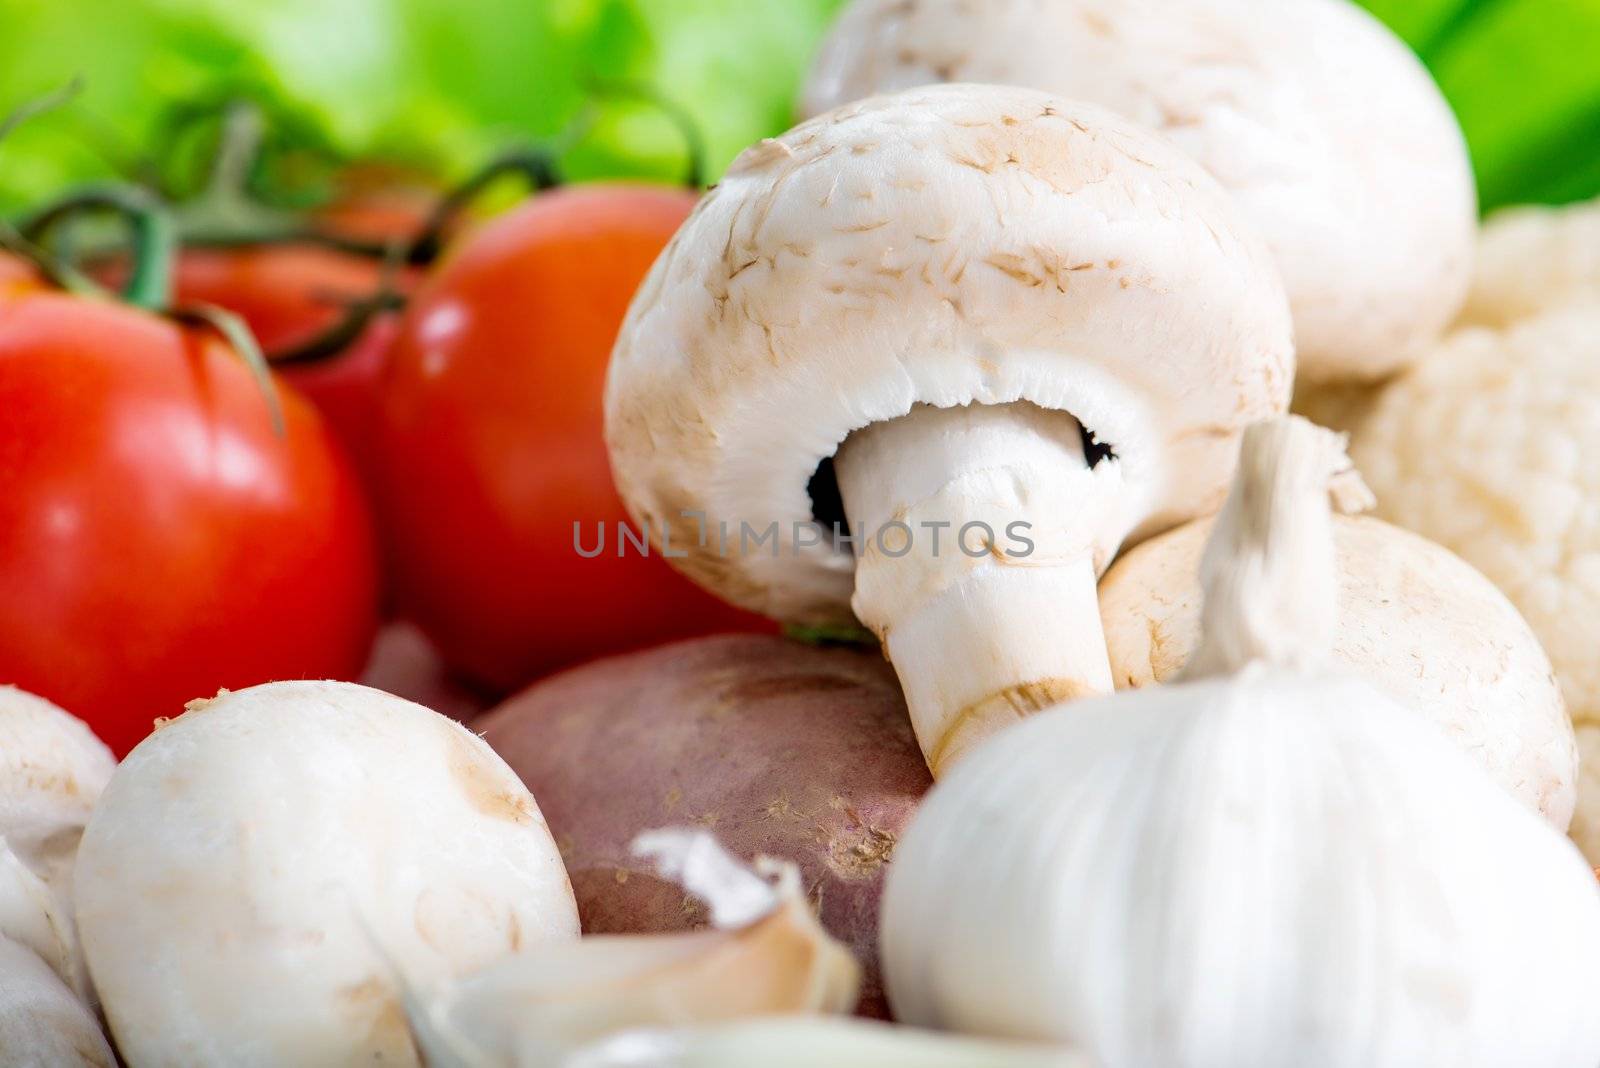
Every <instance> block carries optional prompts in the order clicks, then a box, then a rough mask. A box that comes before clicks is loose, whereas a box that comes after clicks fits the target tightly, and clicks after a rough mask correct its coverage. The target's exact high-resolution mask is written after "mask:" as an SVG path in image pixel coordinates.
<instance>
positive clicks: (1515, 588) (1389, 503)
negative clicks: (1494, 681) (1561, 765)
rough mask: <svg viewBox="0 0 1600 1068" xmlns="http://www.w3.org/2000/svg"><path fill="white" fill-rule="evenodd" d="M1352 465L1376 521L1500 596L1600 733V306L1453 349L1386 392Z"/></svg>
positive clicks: (1472, 337)
mask: <svg viewBox="0 0 1600 1068" xmlns="http://www.w3.org/2000/svg"><path fill="white" fill-rule="evenodd" d="M1351 457H1352V459H1354V460H1355V462H1356V464H1357V466H1358V467H1359V468H1360V469H1361V471H1362V472H1363V473H1364V474H1365V475H1366V478H1367V481H1368V483H1369V484H1370V485H1371V487H1372V489H1373V490H1374V491H1375V492H1376V493H1377V495H1378V512H1379V514H1380V515H1382V516H1383V517H1384V518H1386V519H1389V520H1391V521H1392V522H1395V523H1398V524H1399V525H1401V526H1404V527H1407V528H1409V529H1411V530H1414V531H1416V532H1418V533H1420V534H1422V535H1424V536H1425V537H1428V538H1431V539H1433V540H1434V541H1437V542H1439V543H1440V544H1442V545H1444V546H1446V547H1447V548H1449V549H1452V550H1454V551H1455V552H1457V553H1459V554H1460V555H1461V556H1463V557H1464V558H1465V559H1466V560H1467V561H1468V562H1469V563H1471V564H1473V565H1474V566H1476V567H1477V568H1478V569H1479V570H1480V571H1482V572H1483V573H1484V574H1485V575H1487V576H1488V577H1489V579H1490V580H1491V581H1493V582H1494V583H1495V584H1496V585H1498V586H1499V587H1500V589H1501V590H1502V591H1504V592H1505V594H1506V596H1508V597H1509V598H1510V599H1511V602H1512V603H1513V604H1515V605H1516V606H1517V608H1518V609H1519V610H1520V611H1521V612H1522V614H1523V616H1524V617H1525V618H1526V619H1527V621H1528V623H1529V624H1530V625H1532V627H1533V630H1534V633H1535V634H1537V635H1538V636H1539V640H1540V641H1541V642H1542V643H1543V644H1544V647H1545V651H1546V652H1548V653H1549V654H1550V659H1551V662H1552V663H1553V664H1554V665H1555V670H1556V675H1557V678H1558V679H1559V680H1560V682H1561V687H1562V690H1563V692H1564V693H1565V695H1566V699H1567V706H1568V709H1569V710H1570V711H1571V713H1572V718H1573V720H1574V721H1575V722H1580V723H1581V722H1590V723H1600V306H1594V307H1579V306H1575V307H1569V308H1566V309H1562V310H1559V311H1554V312H1550V313H1547V314H1544V315H1540V316H1538V317H1536V318H1532V319H1527V320H1524V321H1523V322H1521V323H1519V324H1517V325H1515V326H1513V327H1511V328H1509V329H1507V330H1505V331H1493V330H1487V329H1469V330H1464V331H1461V332H1460V333H1457V334H1455V335H1453V336H1451V337H1450V338H1448V339H1446V340H1445V341H1444V342H1443V343H1441V344H1440V345H1439V346H1438V347H1437V348H1436V349H1435V350H1434V351H1433V352H1432V353H1430V354H1429V355H1428V356H1427V357H1426V358H1425V359H1424V360H1423V361H1422V362H1421V363H1420V364H1419V365H1418V366H1417V367H1415V368H1413V369H1412V370H1411V371H1410V372H1408V373H1407V374H1405V375H1404V376H1402V377H1400V378H1399V379H1397V380H1396V381H1395V382H1394V383H1393V384H1392V385H1391V386H1389V387H1388V388H1387V389H1386V390H1385V391H1384V393H1383V395H1382V396H1381V397H1380V398H1379V400H1378V402H1377V404H1376V406H1375V407H1374V409H1373V410H1372V412H1371V413H1370V414H1369V415H1368V416H1367V418H1366V419H1365V420H1363V421H1362V424H1361V426H1360V428H1359V430H1358V432H1357V435H1356V439H1355V441H1354V442H1353V444H1352V446H1351Z"/></svg>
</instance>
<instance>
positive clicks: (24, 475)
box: [0, 293, 377, 754]
mask: <svg viewBox="0 0 1600 1068" xmlns="http://www.w3.org/2000/svg"><path fill="white" fill-rule="evenodd" d="M278 395H279V397H280V399H281V403H282V408H283V414H284V419H285V433H284V434H283V435H282V436H279V435H278V434H276V433H275V432H274V430H273V427H272V425H271V422H270V417H269V414H268V408H267V405H266V401H265V398H263V396H262V395H261V392H260V390H259V389H258V387H257V384H256V382H255V380H254V379H253V378H252V377H251V375H250V372H249V370H248V368H247V367H246V366H245V364H244V362H243V361H242V360H240V359H239V358H238V356H237V355H236V354H235V353H233V352H232V351H231V350H230V349H229V348H227V346H225V345H224V344H223V343H222V342H221V341H220V340H218V339H217V338H215V337H214V336H212V335H211V334H209V333H206V332H200V331H190V330H186V329H183V328H181V327H178V326H176V325H174V324H172V323H169V322H167V321H165V320H162V319H159V318H156V317H154V316H151V315H147V314H145V313H143V312H139V311H135V310H133V309H130V308H126V307H122V306H119V305H115V304H112V303H109V302H101V301H95V300H84V299H80V298H75V297H69V296H66V295H63V294H58V293H34V294H25V295H22V296H14V297H12V298H10V299H4V300H0V412H4V413H5V431H4V433H3V434H0V681H4V682H9V683H15V684H16V685H18V686H21V687H23V688H24V689H27V690H31V691H33V692H35V693H39V694H41V695H43V696H45V697H48V698H50V699H51V700H53V701H56V702H57V703H59V704H61V705H62V706H63V707H65V708H68V709H70V710H71V711H73V712H74V713H76V714H77V715H79V716H82V717H83V718H84V719H86V720H87V721H88V722H89V725H90V726H91V727H93V728H94V729H95V731H96V733H98V734H99V735H100V737H101V738H103V739H104V740H105V741H106V743H107V744H109V745H110V746H111V747H112V749H113V750H115V751H116V752H118V753H119V754H120V753H124V752H126V751H127V750H128V749H130V748H131V747H132V746H133V745H134V744H135V743H137V742H138V741H139V740H140V739H141V738H142V737H143V736H144V735H145V734H146V733H147V732H148V731H149V729H150V724H151V721H152V719H154V718H155V717H157V716H170V715H175V714H177V712H178V711H180V710H181V709H182V707H183V703H184V702H185V701H187V700H189V699H191V698H194V697H203V696H209V695H211V694H212V693H214V692H215V691H216V690H217V688H218V687H222V686H226V687H240V686H248V685H252V684H255V683H259V682H264V681H267V680H270V679H284V678H304V677H311V678H344V679H353V678H356V677H357V676H358V675H359V674H360V672H361V669H362V666H363V663H364V661H365V660H366V656H367V650H368V647H369V645H370V642H371V639H372V634H373V630H374V628H375V625H376V619H375V616H376V602H377V577H376V561H375V552H374V549H373V535H372V529H371V524H370V520H369V517H368V515H367V512H366V509H365V506H364V504H363V502H362V499H361V496H360V494H359V492H358V490H357V487H356V483H355V479H354V476H353V474H352V472H351V469H350V467H349V463H348V461H347V460H346V459H345V458H344V457H343V455H342V453H341V452H340V451H339V449H338V448H337V446H336V445H335V444H334V442H333V440H332V439H331V437H330V436H329V434H328V433H327V431H326V429H325V428H324V426H323V423H322V421H321V420H320V418H319V417H318V416H317V414H316V412H315V411H314V410H313V409H312V407H311V405H309V404H308V403H306V401H305V400H304V399H302V398H301V397H300V396H299V395H298V394H297V393H295V392H294V390H292V389H290V388H286V387H282V386H281V385H280V386H278Z"/></svg>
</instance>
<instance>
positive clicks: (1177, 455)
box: [606, 85, 1293, 623]
mask: <svg viewBox="0 0 1600 1068" xmlns="http://www.w3.org/2000/svg"><path fill="white" fill-rule="evenodd" d="M1292 374H1293V350H1292V344H1291V341H1290V322H1289V313H1288V305H1287V299H1286V297H1285V295H1284V292H1283V287H1282V285H1281V283H1280V281H1279V279H1278V276H1277V273H1276V270H1275V269H1274V267H1273V265H1272V263H1271V260H1270V258H1269V256H1268V254H1267V252H1266V250H1265V248H1264V247H1263V246H1262V245H1261V243H1260V242H1259V241H1257V240H1256V239H1255V238H1254V237H1253V236H1251V235H1250V232H1249V231H1248V229H1247V228H1246V227H1245V225H1244V224H1243V223H1242V222H1241V221H1240V218H1239V215H1238V213H1237V211H1236V210H1235V209H1234V207H1233V206H1232V204H1231V202H1230V201H1229V199H1228V197H1227V196H1226V194H1225V193H1224V192H1223V191H1222V190H1221V188H1220V187H1218V185H1217V184H1216V183H1215V181H1213V180H1212V179H1211V178H1210V177H1209V176H1207V175H1206V174H1205V173H1204V172H1203V171H1202V170H1201V169H1200V168H1199V167H1198V166H1196V165H1195V164H1194V163H1193V162H1191V161H1190V160H1189V159H1187V158H1186V157H1185V156H1183V155H1182V154H1181V153H1180V152H1178V151H1177V150H1176V149H1175V148H1173V147H1172V146H1170V145H1169V144H1167V143H1166V142H1165V141H1163V140H1161V139H1160V138H1159V137H1157V136H1155V135H1153V134H1151V133H1148V132H1146V131H1144V130H1143V129H1141V128H1139V127H1137V126H1134V125H1133V124H1131V123H1129V122H1127V121H1125V120H1123V119H1120V118H1117V117H1116V116H1114V115H1112V114H1111V113H1109V112H1107V111H1103V110H1101V109H1099V108H1095V107H1092V106H1087V105H1082V104H1077V103H1070V102H1068V101H1065V100H1062V99H1060V98H1058V97H1054V96H1050V95H1048V94H1045V93H1040V92H1035V91H1031V90H1025V89H1014V88H1000V87H992V86H965V85H948V86H935V87H929V88H925V89H917V90H912V91H910V92H907V93H903V94H900V95H897V96H890V97H881V98H876V99H872V100H867V101H863V102H860V103H857V104H852V105H848V106H846V107H843V108H840V109H838V110H836V111H833V112H830V113H828V114H826V115H822V116H819V117H817V118H816V119H813V120H811V121H809V122H807V123H804V124H803V125H801V126H798V127H796V128H795V129H793V130H791V131H789V132H788V133H786V134H784V135H783V136H782V137H779V138H776V139H772V140H767V141H763V142H761V143H760V144H758V145H756V146H754V147H752V148H750V149H748V150H747V151H746V152H745V153H744V154H743V155H741V156H740V157H739V158H738V159H737V160H735V161H734V163H733V165H732V167H731V168H730V169H729V171H728V174H727V176H726V177H725V178H724V180H723V181H722V183H721V184H720V185H718V186H717V187H716V188H715V189H714V190H713V191H712V192H710V193H709V194H708V195H707V196H706V198H705V200H704V201H703V202H702V203H701V204H700V206H699V207H698V209H697V210H696V211H695V212H694V214H693V215H692V216H691V217H690V219H689V220H688V221H687V222H686V223H685V224H684V226H683V228H682V229H681V230H680V231H679V233H678V234H677V236H676V237H675V238H674V239H673V241H672V243H671V244H670V245H669V246H668V248H667V249H666V251H665V252H664V253H663V254H662V256H661V258H660V259H659V260H658V261H657V263H656V265H655V267H654V268H653V269H652V271H651V273H650V275H649V276H648V277H647V278H646V280H645V282H644V285H643V286H642V287H641V289H640V291H639V293H638V295H637V296H636V297H635V299H634V303H633V306H632V308H631V309H630V310H629V313H628V318H627V321H626V323H625V324H624V326H623V329H622V332H621V334H620V336H619V337H618V340H617V344H616V348H615V351H614V353H613V356H612V363H611V369H610V375H609V378H608V381H607V388H606V436H607V440H608V443H609V446H610V449H611V459H612V468H613V471H614V473H615V475H616V479H617V484H618V487H619V488H620V490H621V492H622V495H623V498H624V499H625V500H626V501H627V503H628V506H629V508H630V511H631V512H632V514H633V516H634V518H635V519H636V520H637V521H639V522H641V523H648V524H649V526H650V529H651V534H652V537H653V538H654V539H655V540H656V541H657V544H658V545H659V544H660V540H661V535H662V532H663V531H666V532H667V533H668V535H669V537H668V540H669V541H670V544H671V547H672V552H673V553H674V554H677V553H679V552H682V553H684V554H685V555H684V556H683V557H682V558H679V559H674V560H673V563H674V564H676V565H678V566H679V567H681V568H682V569H683V570H684V571H685V572H687V573H688V574H689V575H691V576H692V577H694V578H695V579H697V580H698V581H699V582H701V583H702V584H704V585H706V586H708V587H710V588H711V589H713V590H716V591H718V592H719V593H721V594H722V595H723V596H725V597H727V598H728V599H729V600H731V601H734V602H735V603H737V604H740V605H743V606H745V607H747V608H751V609H755V610H757V611H761V612H765V613H767V614H769V615H771V616H774V617H776V618H780V619H785V620H790V621H795V622H808V623H828V622H845V621H848V620H850V619H851V612H850V595H851V587H852V570H853V567H854V559H853V557H852V555H851V553H850V551H849V549H848V547H846V548H845V549H844V550H843V551H839V550H838V549H836V548H835V546H834V545H833V544H831V543H830V542H829V541H828V540H827V539H822V543H821V544H816V545H801V546H799V547H796V546H795V544H794V539H793V538H792V537H791V534H792V531H793V529H794V527H795V524H801V525H804V524H806V523H809V522H810V521H811V520H812V518H813V502H812V500H811V497H810V495H809V493H808V488H807V487H808V484H809V483H810V480H811V479H812V476H813V474H814V473H815V472H816V471H817V470H818V467H819V465H820V464H821V463H822V462H823V461H824V460H826V459H827V458H829V457H831V456H832V455H833V454H834V452H835V451H836V450H837V449H838V447H839V445H840V444H841V443H842V442H843V441H844V440H845V438H846V437H847V436H849V434H850V433H851V432H852V431H854V430H857V429H859V428H861V427H864V426H867V425H869V424H871V423H875V422H878V421H881V420H889V419H894V418H896V417H898V416H901V415H905V414H906V413H907V412H909V411H910V410H911V408H912V406H913V405H914V404H927V405H934V406H938V407H949V406H955V405H966V404H1004V403H1008V402H1013V401H1028V402H1031V403H1033V404H1035V405H1037V406H1039V407H1042V408H1045V409H1056V410H1061V411H1065V412H1069V413H1071V414H1072V415H1073V416H1075V417H1076V418H1077V419H1078V420H1079V421H1080V422H1081V423H1082V424H1083V426H1084V428H1085V429H1086V431H1087V432H1089V433H1092V434H1093V435H1094V437H1095V438H1096V439H1097V440H1098V441H1099V442H1100V443H1102V444H1103V445H1105V446H1107V447H1109V448H1110V449H1111V450H1112V454H1113V457H1114V458H1113V459H1110V460H1107V461H1105V462H1101V463H1099V464H1098V465H1096V467H1095V469H1094V472H1093V474H1094V477H1095V479H1096V480H1097V483H1098V484H1099V485H1100V486H1102V487H1104V489H1105V492H1106V494H1107V495H1109V496H1110V497H1113V498H1114V499H1115V504H1114V506H1113V507H1111V508H1109V509H1107V510H1106V518H1105V519H1104V520H1103V521H1101V523H1100V528H1099V529H1096V530H1095V531H1094V532H1093V534H1094V541H1095V556H1096V559H1097V562H1098V563H1099V564H1100V565H1101V566H1104V564H1105V563H1106V562H1108V561H1109V559H1110V557H1111V555H1112V554H1113V553H1114V552H1115V550H1116V547H1117V546H1118V545H1119V544H1120V543H1121V542H1122V541H1123V539H1124V538H1126V537H1127V536H1129V535H1130V534H1144V533H1153V532H1155V531H1157V530H1160V529H1164V528H1166V527H1169V526H1172V525H1174V524H1176V523H1178V522H1181V521H1183V520H1184V519H1187V518H1189V517H1191V516H1193V515H1196V514H1199V513H1201V512H1204V511H1207V510H1209V509H1211V508H1214V507H1215V506H1216V505H1218V504H1219V503H1220V502H1221V500H1222V497H1223V495H1224V494H1225V492H1226V488H1227V481H1228V477H1229V475H1230V474H1231V472H1232V467H1233V462H1234V458H1235V455H1236V453H1237V449H1238V442H1237V437H1238V434H1239V432H1240V431H1241V430H1242V428H1243V427H1244V426H1246V425H1247V424H1249V423H1251V422H1254V421H1256V420H1259V419H1261V418H1264V417H1266V416H1269V415H1272V414H1274V413H1277V412H1281V411H1283V409H1284V408H1285V406H1286V404H1287V401H1288V391H1289V385H1290V380H1291V378H1292ZM685 513H701V514H703V517H704V518H703V520H702V519H701V518H700V517H699V515H685ZM774 522H775V523H777V524H778V526H779V530H780V535H781V537H780V539H779V541H780V542H781V544H780V545H779V546H778V551H777V552H773V551H772V550H771V549H770V547H768V546H762V547H760V548H759V549H753V550H750V551H741V546H740V545H739V544H738V542H739V532H740V529H741V524H747V525H748V526H749V527H750V528H751V529H752V530H753V531H755V532H757V533H759V532H761V531H763V530H764V529H766V528H767V527H768V526H769V524H771V523H774ZM702 523H703V524H704V527H703V528H702V526H701V524H702ZM720 523H726V524H728V529H729V531H730V535H729V537H728V538H727V539H726V544H724V545H719V537H718V536H717V533H716V532H717V529H718V525H719V524H720ZM702 529H703V530H704V531H705V532H706V533H707V534H709V536H708V537H706V538H705V539H704V541H703V543H702V541H701V539H700V538H699V536H698V535H699V533H700V532H701V531H702Z"/></svg>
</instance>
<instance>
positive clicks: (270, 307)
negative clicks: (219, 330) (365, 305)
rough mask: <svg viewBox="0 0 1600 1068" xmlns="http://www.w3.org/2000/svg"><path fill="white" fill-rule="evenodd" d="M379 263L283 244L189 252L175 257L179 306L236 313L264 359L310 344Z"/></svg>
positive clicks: (374, 275)
mask: <svg viewBox="0 0 1600 1068" xmlns="http://www.w3.org/2000/svg"><path fill="white" fill-rule="evenodd" d="M382 273H383V265H382V264H381V263H380V262H379V261H378V260H375V259H373V258H372V257H370V256H361V255H356V254H354V253H349V252H340V251H338V250H336V249H331V248H323V247H321V246H318V245H310V244H298V243H285V244H271V245H243V246H239V247H235V248H191V249H185V250H184V251H183V253H182V254H181V255H180V256H179V257H178V264H177V269H176V270H175V271H174V272H173V277H172V289H173V295H174V297H175V299H176V300H177V302H178V303H180V304H182V303H186V302H189V301H202V302H205V303H208V304H216V305H218V306H220V307H223V308H227V309H228V310H229V311H232V312H236V313H238V314H239V315H240V316H241V317H242V318H243V319H244V321H245V322H246V323H248V324H249V325H250V329H251V331H252V332H254V334H255V335H256V341H257V342H259V343H260V345H261V348H262V350H263V351H264V352H266V353H267V354H268V355H271V354H273V353H277V352H282V351H285V350H287V349H292V348H294V347H295V346H297V345H302V344H304V343H306V342H307V341H310V340H312V339H313V338H315V337H316V336H318V335H319V334H321V333H322V332H324V331H325V330H327V329H328V328H329V327H332V326H334V325H335V324H337V323H338V322H339V321H340V320H341V319H343V318H344V314H345V308H346V305H347V302H349V301H356V300H361V299H363V298H365V297H370V296H372V294H373V293H375V292H376V291H377V289H378V283H379V279H380V277H381V275H382Z"/></svg>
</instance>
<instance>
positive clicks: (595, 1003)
mask: <svg viewBox="0 0 1600 1068" xmlns="http://www.w3.org/2000/svg"><path fill="white" fill-rule="evenodd" d="M634 851H635V852H636V853H637V854H639V855H641V856H646V857H649V858H651V859H652V860H653V861H654V862H655V866H656V868H657V871H658V872H659V873H660V874H661V876H662V877H664V878H670V879H673V880H675V881H677V882H678V883H680V884H681V885H682V886H683V887H684V888H685V889H686V890H687V891H689V892H690V893H691V894H694V895H695V896H696V897H699V898H702V899H704V900H705V901H706V903H707V904H708V905H709V906H710V909H711V918H712V924H713V926H712V927H711V928H710V929H707V930H700V931H688V932H684V933H680V934H653V935H593V936H590V937H588V938H584V939H582V940H580V941H578V942H571V943H567V944H564V945H552V946H541V947H538V948H536V949H533V950H530V951H528V952H526V953H519V954H515V955H512V956H509V957H505V958H503V959H502V960H500V961H499V962H497V963H494V964H491V965H489V966H488V967H487V968H484V969H482V970H481V971H478V972H476V973H473V974H471V975H467V976H465V977H463V978H461V979H459V980H456V981H453V982H445V983H442V984H439V985H438V987H437V988H436V989H434V990H432V991H424V990H418V989H416V988H415V987H414V986H413V984H412V983H410V982H409V981H406V982H405V983H404V986H405V988H406V990H407V998H406V1010H407V1016H408V1018H409V1020H410V1023H411V1030H412V1033H413V1034H414V1035H415V1036H416V1039H417V1044H418V1046H419V1047H420V1048H421V1049H422V1051H423V1053H424V1054H425V1055H426V1057H427V1062H428V1065H429V1066H430V1068H530V1066H537V1065H545V1064H558V1063H566V1062H564V1061H562V1060H561V1058H562V1057H563V1056H564V1055H565V1053H566V1051H568V1050H570V1049H572V1048H574V1047H577V1046H579V1045H581V1044H582V1043H584V1042H588V1041H592V1040H597V1039H601V1038H603V1037H605V1036H607V1035H610V1034H612V1033H615V1032H619V1031H624V1030H628V1029H632V1028H640V1027H667V1026H685V1025H691V1024H702V1023H716V1022H718V1021H723V1020H730V1019H738V1018H741V1017H747V1016H761V1015H772V1014H793V1013H844V1012H849V1011H850V1010H851V1008H852V1007H854V1005H855V1003H856V995H857V991H858V989H859V985H860V979H861V969H860V967H859V966H858V965H857V964H856V962H855V960H854V959H853V958H852V957H851V956H850V952H849V950H848V949H846V948H845V947H844V946H843V945H842V944H841V943H839V942H836V941H834V939H832V938H831V937H829V936H828V934H827V933H826V932H824V931H823V929H822V927H821V925H820V924H818V922H817V918H816V916H815V915H814V914H813V912H812V910H811V906H810V904H809V903H808V902H807V901H806V900H805V898H804V897H803V895H802V893H801V889H800V875H799V871H798V869H796V868H795V867H794V865H792V864H776V863H772V862H767V863H764V864H761V865H758V867H765V868H768V869H770V870H771V871H773V872H774V873H775V874H776V876H777V882H776V884H773V883H771V882H768V881H767V880H766V879H765V878H763V877H762V876H761V875H759V874H757V872H755V871H752V870H750V869H748V868H746V867H745V866H744V865H743V864H742V863H741V862H739V861H738V860H736V859H734V858H733V857H732V856H730V855H729V854H728V853H726V852H724V851H723V850H722V848H721V847H720V846H719V845H717V843H716V841H715V840H714V839H713V838H712V837H711V836H710V835H709V834H706V833H705V832H704V831H699V832H696V831H680V830H666V831H652V832H648V833H646V834H643V835H640V836H639V838H638V839H637V840H636V841H635V843H634Z"/></svg>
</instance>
